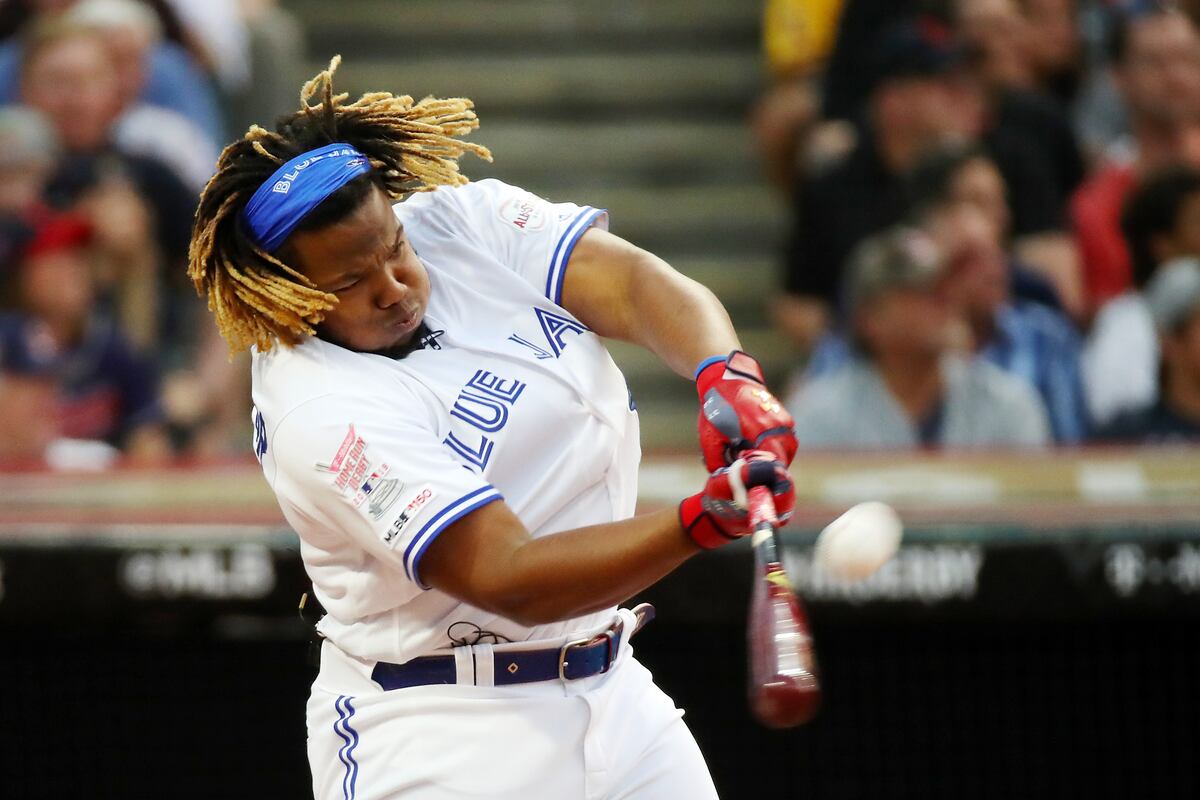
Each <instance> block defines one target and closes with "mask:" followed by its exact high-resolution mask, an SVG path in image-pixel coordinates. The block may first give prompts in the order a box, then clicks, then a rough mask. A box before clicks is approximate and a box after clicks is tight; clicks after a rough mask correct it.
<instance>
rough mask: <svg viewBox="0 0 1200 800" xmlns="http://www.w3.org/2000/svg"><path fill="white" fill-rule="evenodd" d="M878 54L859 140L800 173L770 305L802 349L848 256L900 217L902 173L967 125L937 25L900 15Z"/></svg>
mask: <svg viewBox="0 0 1200 800" xmlns="http://www.w3.org/2000/svg"><path fill="white" fill-rule="evenodd" d="M876 55H877V59H876V72H875V74H876V82H875V85H874V88H873V89H872V90H871V94H870V97H869V99H868V102H867V109H866V117H867V119H866V120H865V122H864V124H863V128H862V131H861V133H860V135H859V139H858V143H857V145H856V146H855V147H854V149H853V150H852V151H851V152H850V153H849V154H848V155H847V156H846V157H845V158H844V159H843V160H842V161H840V162H839V163H837V164H836V165H833V166H832V167H830V168H829V169H827V170H825V171H823V172H820V173H816V174H813V175H808V176H805V177H804V178H803V179H802V180H801V183H800V185H799V187H798V189H797V193H796V203H795V211H796V214H795V222H794V227H793V232H792V241H791V244H790V246H789V250H788V253H787V255H786V264H785V278H784V290H785V293H786V295H785V296H784V297H783V298H781V299H780V300H779V302H777V303H776V305H775V308H774V311H775V316H776V321H777V323H778V325H779V326H780V328H781V330H782V331H783V332H784V333H785V335H787V336H788V337H789V338H790V339H791V340H792V341H793V342H794V343H795V344H797V345H798V346H799V347H800V348H801V349H802V350H804V351H805V352H808V351H809V350H810V349H811V348H812V346H813V345H814V344H815V343H816V341H817V340H818V338H819V337H820V336H821V335H822V334H823V333H824V331H825V330H826V328H827V326H828V324H829V322H830V320H831V318H832V317H835V316H837V312H838V310H839V308H838V307H839V297H838V295H839V292H840V291H841V277H840V276H841V271H842V263H843V262H844V261H845V259H846V256H847V255H848V254H849V253H850V251H851V250H852V249H853V248H854V246H855V245H856V244H857V243H858V242H859V241H860V240H861V239H863V238H864V237H866V236H868V235H870V234H871V233H874V232H875V231H878V230H881V229H883V228H885V227H887V226H889V225H893V224H895V223H896V222H898V221H899V220H900V219H902V218H903V216H904V214H905V211H906V205H905V195H904V175H905V173H907V172H908V171H909V170H911V169H912V167H913V166H914V165H915V164H916V163H917V161H918V160H919V159H920V158H921V156H922V155H923V154H924V153H925V152H926V151H928V150H929V149H931V148H933V147H935V146H937V145H938V144H940V143H942V142H944V141H946V140H947V139H950V138H953V137H956V136H959V135H960V134H961V131H962V130H963V128H964V122H963V121H962V120H961V119H960V118H959V114H958V109H957V108H956V106H955V99H956V89H955V86H954V77H953V73H954V71H955V69H956V68H957V66H958V61H959V59H958V54H957V53H956V51H955V50H954V49H953V48H952V47H951V46H950V42H949V40H948V39H947V37H946V32H945V31H944V30H941V29H937V28H936V27H935V26H933V25H920V24H917V23H915V22H906V23H902V24H900V25H899V26H896V27H893V28H890V29H889V30H888V31H886V32H885V33H884V34H883V35H882V39H881V44H880V48H879V50H878V53H877V54H876Z"/></svg>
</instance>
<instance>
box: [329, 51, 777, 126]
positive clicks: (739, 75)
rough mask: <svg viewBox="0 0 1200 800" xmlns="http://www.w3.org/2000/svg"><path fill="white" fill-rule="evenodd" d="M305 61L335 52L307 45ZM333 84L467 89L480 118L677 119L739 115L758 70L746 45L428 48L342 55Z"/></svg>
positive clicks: (457, 93) (408, 90)
mask: <svg viewBox="0 0 1200 800" xmlns="http://www.w3.org/2000/svg"><path fill="white" fill-rule="evenodd" d="M310 55H314V56H317V58H316V59H315V60H312V61H311V62H310V66H309V71H310V73H312V74H315V73H316V72H317V71H319V70H320V69H323V68H324V67H325V63H326V59H327V57H328V56H329V55H332V53H320V54H317V53H311V52H310ZM338 77H339V79H340V80H339V85H340V86H341V88H342V89H343V90H345V91H349V92H351V94H358V93H361V92H364V91H379V90H381V89H387V90H388V91H395V92H398V93H401V92H402V93H404V94H410V95H412V96H413V97H417V98H419V97H423V96H425V95H436V96H439V97H446V96H453V97H463V96H465V97H469V98H471V99H472V100H474V101H475V106H476V108H477V109H478V111H479V115H480V116H481V117H483V118H485V119H487V118H494V117H498V116H500V115H506V114H507V115H511V116H519V117H521V118H525V117H528V116H531V115H532V116H536V117H538V118H542V119H579V118H581V117H582V118H602V117H608V118H618V119H626V118H628V119H636V118H637V115H639V114H647V113H648V114H654V115H656V116H658V117H668V116H671V117H674V118H679V119H684V120H689V119H692V120H694V119H706V118H707V119H711V118H714V117H716V118H720V117H722V116H724V115H729V114H736V115H738V116H739V117H740V116H744V114H745V111H746V109H747V107H748V105H749V102H750V100H751V99H752V98H753V97H754V95H755V93H756V91H757V89H758V86H759V84H760V80H761V72H760V67H759V61H758V58H757V56H756V55H755V54H753V53H742V52H732V53H722V52H715V53H705V52H699V53H692V52H671V51H666V52H663V51H655V50H649V51H645V52H643V51H636V52H631V53H626V54H621V55H615V54H597V53H583V54H579V53H575V52H572V53H564V54H560V55H545V54H542V53H520V54H504V55H487V54H479V53H472V52H465V53H455V54H453V55H446V54H443V53H439V54H436V55H431V56H429V57H425V58H418V59H412V60H406V59H404V58H402V57H397V58H378V57H374V58H364V57H361V56H356V57H353V58H347V59H346V61H345V63H344V64H343V66H342V67H340V68H339V70H338Z"/></svg>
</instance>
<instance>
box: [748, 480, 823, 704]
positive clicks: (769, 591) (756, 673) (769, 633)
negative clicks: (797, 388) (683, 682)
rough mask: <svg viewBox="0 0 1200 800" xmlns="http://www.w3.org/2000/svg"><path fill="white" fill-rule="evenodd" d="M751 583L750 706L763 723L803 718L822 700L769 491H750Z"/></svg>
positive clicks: (805, 621) (809, 637)
mask: <svg viewBox="0 0 1200 800" xmlns="http://www.w3.org/2000/svg"><path fill="white" fill-rule="evenodd" d="M748 502H749V506H750V522H751V525H752V526H753V528H754V534H753V536H752V538H751V540H750V542H751V547H752V549H753V550H754V588H753V590H752V592H751V595H750V613H749V617H748V619H747V621H746V639H747V651H748V654H749V661H750V664H749V667H750V671H749V685H748V687H747V688H748V689H749V697H750V711H751V713H752V714H753V715H754V717H755V718H756V719H757V720H758V721H759V722H761V723H762V724H763V725H765V726H767V727H768V728H791V727H795V726H796V725H802V724H804V723H805V722H808V721H809V720H810V719H812V718H813V716H814V715H815V714H816V713H817V708H818V706H820V703H821V685H820V681H819V679H818V677H817V662H816V653H815V651H814V649H813V639H812V634H811V633H810V632H809V628H808V617H807V615H806V614H805V612H804V607H803V605H802V604H801V602H800V598H799V597H798V596H797V595H796V592H795V590H794V589H793V588H792V584H791V581H790V580H788V576H787V572H786V570H785V569H784V567H783V563H782V562H781V561H780V559H779V549H778V544H777V542H776V530H775V529H776V527H777V526H778V524H779V523H778V519H777V517H776V515H775V501H774V498H773V497H772V496H771V490H770V489H768V488H767V487H765V486H756V487H754V488H752V489H751V490H750V492H749V499H748Z"/></svg>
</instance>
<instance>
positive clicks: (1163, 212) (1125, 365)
mask: <svg viewBox="0 0 1200 800" xmlns="http://www.w3.org/2000/svg"><path fill="white" fill-rule="evenodd" d="M1121 228H1122V230H1123V232H1124V235H1125V241H1126V242H1127V244H1128V247H1129V252H1130V255H1131V257H1132V263H1133V286H1132V287H1130V288H1129V289H1127V290H1126V291H1125V292H1123V293H1122V294H1121V295H1119V296H1117V297H1114V298H1113V299H1112V300H1109V301H1108V302H1107V303H1105V304H1104V306H1103V307H1101V309H1100V312H1099V313H1098V314H1097V315H1096V319H1095V322H1094V323H1093V325H1092V329H1091V332H1090V333H1089V335H1088V342H1087V346H1086V348H1085V350H1084V357H1083V376H1084V385H1085V387H1086V393H1087V401H1088V410H1089V411H1090V413H1091V418H1092V420H1093V421H1094V422H1095V423H1097V424H1101V425H1103V424H1107V423H1109V422H1111V421H1112V419H1113V418H1114V417H1115V416H1117V415H1118V414H1120V413H1122V412H1127V411H1133V410H1135V409H1138V408H1143V407H1145V406H1148V405H1151V404H1153V403H1154V402H1155V400H1156V399H1157V397H1158V373H1159V353H1158V335H1157V333H1156V332H1155V328H1154V320H1153V318H1152V317H1151V314H1150V309H1149V307H1148V306H1147V304H1146V300H1145V297H1144V296H1143V295H1142V292H1141V289H1142V288H1144V287H1145V286H1146V284H1147V283H1148V282H1149V281H1150V279H1151V278H1152V277H1153V276H1154V273H1155V271H1156V270H1157V269H1158V266H1159V264H1162V263H1164V262H1166V261H1169V260H1171V259H1175V258H1179V257H1181V256H1200V169H1196V168H1191V167H1174V168H1170V169H1166V170H1163V171H1161V172H1159V173H1157V174H1154V175H1151V176H1150V177H1149V178H1147V179H1146V180H1145V181H1144V182H1143V183H1142V185H1141V186H1139V187H1138V188H1137V190H1136V191H1135V192H1134V193H1133V195H1132V196H1131V197H1130V198H1129V201H1128V202H1127V203H1126V206H1125V211H1124V214H1123V215H1122V219H1121Z"/></svg>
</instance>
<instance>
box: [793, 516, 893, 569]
mask: <svg viewBox="0 0 1200 800" xmlns="http://www.w3.org/2000/svg"><path fill="white" fill-rule="evenodd" d="M903 530H904V526H903V524H902V523H901V522H900V517H899V515H897V514H896V511H895V509H893V508H892V507H891V506H889V505H887V504H886V503H880V502H875V501H871V502H867V503H859V504H858V505H856V506H853V507H852V508H850V510H848V511H847V512H846V513H844V514H842V515H841V516H840V517H838V518H837V519H835V520H834V521H833V522H831V523H829V524H828V525H827V526H826V527H825V529H824V530H823V531H821V533H820V535H819V536H817V545H816V551H815V554H814V560H815V561H816V563H817V565H818V566H819V567H820V568H821V569H823V570H825V571H826V572H828V573H829V574H830V575H833V576H834V577H837V578H842V579H843V580H850V581H855V580H862V579H863V578H866V577H868V576H870V575H871V574H872V573H874V572H875V571H876V570H878V569H879V568H880V567H882V566H883V565H884V564H885V563H887V561H888V559H890V558H891V557H892V556H894V555H895V554H896V551H897V550H898V549H899V547H900V537H901V535H902V534H903Z"/></svg>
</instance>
